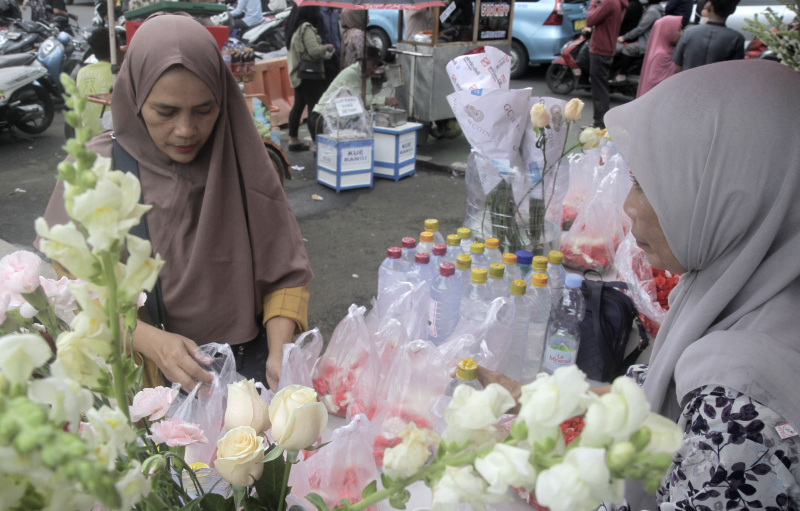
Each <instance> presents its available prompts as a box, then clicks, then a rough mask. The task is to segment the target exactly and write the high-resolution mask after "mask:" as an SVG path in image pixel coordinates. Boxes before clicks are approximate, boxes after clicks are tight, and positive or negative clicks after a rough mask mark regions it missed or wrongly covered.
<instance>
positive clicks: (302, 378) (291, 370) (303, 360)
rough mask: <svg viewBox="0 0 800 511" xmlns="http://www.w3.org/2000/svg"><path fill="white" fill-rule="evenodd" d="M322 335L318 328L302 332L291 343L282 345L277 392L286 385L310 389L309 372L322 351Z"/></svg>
mask: <svg viewBox="0 0 800 511" xmlns="http://www.w3.org/2000/svg"><path fill="white" fill-rule="evenodd" d="M322 344H323V341H322V334H320V333H319V328H315V329H313V330H309V331H308V332H304V333H303V334H302V335H301V336H300V337H298V338H297V340H296V341H295V342H293V343H287V344H284V345H283V362H282V363H281V377H280V380H278V390H280V389H282V388H284V387H286V386H288V385H303V386H304V387H311V386H312V385H313V383H312V382H311V372H312V371H313V370H314V364H315V363H316V362H317V359H318V358H319V354H320V352H321V351H322Z"/></svg>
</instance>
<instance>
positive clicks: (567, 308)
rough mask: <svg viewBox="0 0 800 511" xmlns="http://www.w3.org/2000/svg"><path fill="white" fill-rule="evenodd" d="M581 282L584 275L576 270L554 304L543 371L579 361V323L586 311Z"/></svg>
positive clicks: (553, 369) (567, 280)
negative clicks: (577, 273) (578, 273)
mask: <svg viewBox="0 0 800 511" xmlns="http://www.w3.org/2000/svg"><path fill="white" fill-rule="evenodd" d="M581 282H583V277H581V276H580V275H576V274H574V273H573V274H570V275H567V278H566V279H565V281H564V286H565V287H564V291H563V292H562V293H561V300H559V302H558V303H557V304H555V307H553V310H552V312H551V313H550V321H549V323H548V325H547V337H546V340H545V344H544V360H543V362H542V370H544V371H547V372H548V373H550V374H552V373H553V371H555V370H556V369H558V368H559V367H565V366H568V365H572V364H575V363H576V362H577V359H578V348H579V347H580V342H581V337H580V335H581V331H580V328H579V326H578V324H579V323H580V322H581V320H582V319H583V315H584V312H585V308H584V304H583V294H582V293H581Z"/></svg>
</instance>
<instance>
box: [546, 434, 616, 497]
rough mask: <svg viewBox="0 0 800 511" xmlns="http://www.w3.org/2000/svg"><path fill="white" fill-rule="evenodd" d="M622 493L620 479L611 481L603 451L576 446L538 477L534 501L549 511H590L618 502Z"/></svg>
mask: <svg viewBox="0 0 800 511" xmlns="http://www.w3.org/2000/svg"><path fill="white" fill-rule="evenodd" d="M624 490H625V481H624V480H623V479H612V478H611V473H610V472H609V470H608V467H607V466H606V451H605V449H597V448H592V447H576V448H574V449H570V450H569V451H568V452H567V455H566V456H565V457H564V461H563V462H561V463H559V464H558V465H555V466H554V467H552V468H549V469H548V470H545V471H543V472H542V473H541V474H539V478H538V480H537V481H536V500H537V501H538V502H539V504H541V505H543V506H546V507H548V508H550V511H590V510H594V509H597V507H598V506H599V505H600V503H601V502H610V503H619V502H621V501H622V498H623V493H624Z"/></svg>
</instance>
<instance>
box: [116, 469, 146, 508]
mask: <svg viewBox="0 0 800 511" xmlns="http://www.w3.org/2000/svg"><path fill="white" fill-rule="evenodd" d="M114 487H115V488H116V489H117V492H118V493H119V496H120V499H121V501H122V504H121V505H120V507H119V509H131V508H132V507H133V506H135V505H136V504H138V503H139V502H140V501H141V500H142V497H147V496H148V495H150V489H151V488H150V480H149V479H148V478H147V477H145V476H144V474H142V465H141V463H139V462H138V461H136V460H134V461H132V462H131V469H130V470H128V471H127V472H125V474H124V475H123V476H122V477H121V478H120V480H119V481H117V482H116V483H114Z"/></svg>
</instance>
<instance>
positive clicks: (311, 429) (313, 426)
mask: <svg viewBox="0 0 800 511" xmlns="http://www.w3.org/2000/svg"><path fill="white" fill-rule="evenodd" d="M269 420H270V422H272V438H274V439H275V442H276V443H277V444H278V445H280V446H281V447H283V448H284V449H285V450H287V451H299V450H300V449H305V448H306V447H308V446H310V445H312V444H313V443H314V442H315V441H316V440H317V438H319V437H320V435H322V432H323V431H325V426H327V425H328V411H327V410H326V409H325V405H323V404H322V403H318V402H317V393H316V392H314V390H312V389H310V388H308V387H304V386H302V385H288V386H286V387H284V388H283V389H281V390H280V391H278V393H277V394H275V397H273V398H272V402H271V403H270V404H269Z"/></svg>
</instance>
